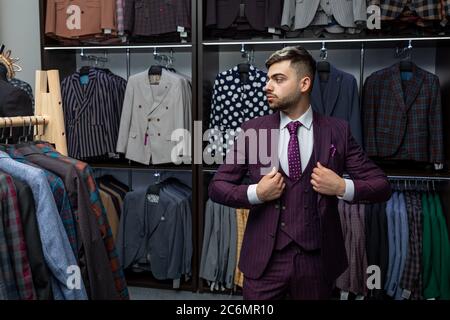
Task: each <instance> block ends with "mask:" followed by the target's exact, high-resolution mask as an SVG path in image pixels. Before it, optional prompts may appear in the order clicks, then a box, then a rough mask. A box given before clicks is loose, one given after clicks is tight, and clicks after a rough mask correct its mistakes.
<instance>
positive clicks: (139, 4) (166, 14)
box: [124, 0, 191, 36]
mask: <svg viewBox="0 0 450 320" xmlns="http://www.w3.org/2000/svg"><path fill="white" fill-rule="evenodd" d="M178 26H180V27H184V28H186V29H191V1H189V0H125V10H124V27H125V31H126V32H128V33H131V34H133V35H135V36H153V35H160V34H165V33H171V32H177V27H178Z"/></svg>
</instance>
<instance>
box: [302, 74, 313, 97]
mask: <svg viewBox="0 0 450 320" xmlns="http://www.w3.org/2000/svg"><path fill="white" fill-rule="evenodd" d="M311 87H312V81H311V78H310V77H308V76H306V77H303V78H302V79H301V80H300V92H302V93H306V92H309V91H311Z"/></svg>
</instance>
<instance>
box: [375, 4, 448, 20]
mask: <svg viewBox="0 0 450 320" xmlns="http://www.w3.org/2000/svg"><path fill="white" fill-rule="evenodd" d="M374 4H378V5H379V6H380V8H381V19H382V20H393V19H397V18H398V17H399V16H400V15H401V13H402V12H403V11H404V10H405V9H406V7H408V8H409V10H411V11H413V12H415V13H416V14H417V15H418V16H419V17H421V18H422V19H425V20H441V19H442V16H441V14H440V3H439V1H436V0H426V1H423V0H412V1H410V0H394V1H381V0H377V2H375V3H374Z"/></svg>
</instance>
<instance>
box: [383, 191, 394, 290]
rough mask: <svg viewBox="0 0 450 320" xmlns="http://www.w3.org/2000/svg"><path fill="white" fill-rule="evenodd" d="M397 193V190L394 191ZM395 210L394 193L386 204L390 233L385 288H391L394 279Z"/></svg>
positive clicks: (388, 232)
mask: <svg viewBox="0 0 450 320" xmlns="http://www.w3.org/2000/svg"><path fill="white" fill-rule="evenodd" d="M394 194H395V192H394ZM394 216H395V211H394V195H392V197H391V198H390V199H389V201H388V202H387V204H386V218H387V235H388V252H389V257H388V268H387V272H386V279H385V282H384V290H386V292H387V291H388V290H389V287H390V285H391V281H392V277H393V276H392V274H393V269H394V260H395V255H396V250H395V222H394V219H395V217H394Z"/></svg>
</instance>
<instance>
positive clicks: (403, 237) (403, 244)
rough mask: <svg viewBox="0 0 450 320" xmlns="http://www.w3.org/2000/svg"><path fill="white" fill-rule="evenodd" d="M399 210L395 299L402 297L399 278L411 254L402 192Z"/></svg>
mask: <svg viewBox="0 0 450 320" xmlns="http://www.w3.org/2000/svg"><path fill="white" fill-rule="evenodd" d="M398 200H399V207H398V208H399V212H400V252H401V256H400V263H399V273H398V277H397V288H396V292H395V299H396V300H401V299H402V298H403V289H404V288H403V287H402V286H401V279H402V276H403V273H404V270H405V264H406V260H407V258H408V256H409V255H410V254H411V253H410V252H409V251H408V246H409V232H410V230H409V226H408V213H407V212H406V203H405V196H404V194H403V192H401V193H399V197H398Z"/></svg>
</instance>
